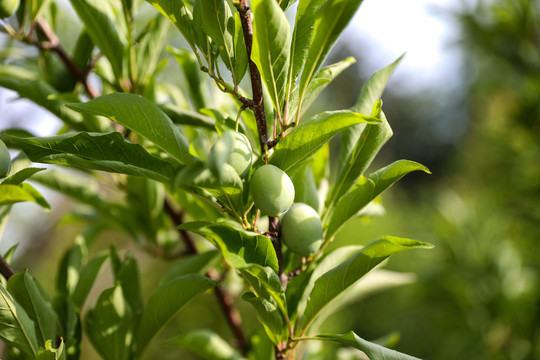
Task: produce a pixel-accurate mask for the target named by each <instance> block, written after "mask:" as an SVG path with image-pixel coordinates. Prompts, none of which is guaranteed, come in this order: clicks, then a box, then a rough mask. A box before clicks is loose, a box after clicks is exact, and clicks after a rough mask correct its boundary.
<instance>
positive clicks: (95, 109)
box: [68, 93, 194, 165]
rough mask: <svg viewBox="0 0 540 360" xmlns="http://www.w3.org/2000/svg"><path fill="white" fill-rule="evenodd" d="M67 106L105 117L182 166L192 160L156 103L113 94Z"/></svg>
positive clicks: (182, 138) (132, 96)
mask: <svg viewBox="0 0 540 360" xmlns="http://www.w3.org/2000/svg"><path fill="white" fill-rule="evenodd" d="M68 107H69V108H71V109H73V110H75V111H78V112H81V113H84V114H92V115H101V116H105V117H108V118H109V119H111V120H113V121H115V122H117V123H119V124H120V125H123V126H125V127H127V128H129V129H130V130H132V131H134V132H136V133H138V134H139V135H142V136H144V137H145V138H147V139H148V140H150V141H152V142H153V143H154V144H156V145H157V146H158V147H160V148H161V149H163V150H164V151H166V152H168V153H169V154H171V155H172V156H173V157H174V158H175V159H176V160H178V161H179V162H180V163H182V164H186V165H187V164H190V163H192V162H193V160H194V159H193V156H192V155H190V154H189V144H188V142H187V140H186V138H185V137H184V135H183V134H182V133H181V132H180V130H179V129H178V128H177V127H176V126H175V125H174V124H173V123H172V121H171V119H169V118H168V117H167V115H165V114H164V113H163V111H161V110H160V109H159V107H158V106H157V105H156V104H154V103H152V102H151V101H149V100H147V99H145V98H143V97H142V96H139V95H134V94H123V93H114V94H109V95H104V96H100V97H98V98H96V99H93V100H90V101H89V102H86V103H82V104H69V105H68Z"/></svg>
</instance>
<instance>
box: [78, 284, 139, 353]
mask: <svg viewBox="0 0 540 360" xmlns="http://www.w3.org/2000/svg"><path fill="white" fill-rule="evenodd" d="M85 329H86V333H87V334H88V337H89V338H90V341H91V342H92V345H94V348H95V349H96V350H97V352H98V353H99V354H100V355H101V356H102V357H103V359H105V360H128V359H129V358H130V357H129V356H130V350H131V349H130V347H131V343H132V339H133V335H134V334H133V314H132V312H131V308H130V306H129V303H128V302H127V300H126V299H125V298H124V295H123V292H122V287H121V285H120V284H118V285H116V286H115V287H114V288H110V289H106V290H104V291H103V292H102V293H101V295H100V296H99V298H98V301H97V303H96V305H95V306H94V307H93V308H92V309H90V310H89V311H88V313H87V315H86V318H85Z"/></svg>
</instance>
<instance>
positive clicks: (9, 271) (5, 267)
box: [0, 255, 15, 280]
mask: <svg viewBox="0 0 540 360" xmlns="http://www.w3.org/2000/svg"><path fill="white" fill-rule="evenodd" d="M0 274H2V276H3V277H4V278H5V279H6V280H9V278H10V277H11V276H12V275H15V270H13V268H12V267H11V266H10V265H9V264H8V263H7V261H6V259H4V257H3V256H1V255H0Z"/></svg>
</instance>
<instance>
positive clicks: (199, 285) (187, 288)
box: [136, 274, 217, 356]
mask: <svg viewBox="0 0 540 360" xmlns="http://www.w3.org/2000/svg"><path fill="white" fill-rule="evenodd" d="M216 285H217V283H216V282H215V281H214V280H211V279H209V278H207V277H204V276H202V275H199V274H190V275H185V276H181V277H179V278H176V279H174V280H172V281H169V282H167V283H166V284H164V285H162V286H160V287H158V288H157V289H156V291H154V293H152V295H150V298H149V299H148V305H147V307H146V310H145V312H144V313H143V317H142V320H141V323H140V326H139V330H138V333H137V336H136V352H137V354H139V355H140V356H142V353H143V352H144V349H145V348H146V346H147V345H148V343H149V342H150V340H152V338H153V337H154V336H155V335H156V334H157V333H158V331H159V330H161V329H162V328H163V327H164V326H165V324H167V323H168V322H169V321H170V320H172V318H173V317H174V316H175V315H176V314H177V313H178V312H179V311H180V310H181V309H182V308H183V307H184V306H185V305H186V304H187V303H188V302H189V301H190V300H191V299H193V298H194V297H195V296H197V295H200V294H202V293H204V292H205V291H206V290H208V289H210V288H212V287H214V286H216Z"/></svg>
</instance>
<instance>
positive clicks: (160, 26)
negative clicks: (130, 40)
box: [136, 15, 170, 85]
mask: <svg viewBox="0 0 540 360" xmlns="http://www.w3.org/2000/svg"><path fill="white" fill-rule="evenodd" d="M169 24H170V23H169V22H168V21H167V20H166V19H165V18H164V17H162V16H161V15H158V16H156V17H155V18H153V19H151V20H150V21H149V22H148V24H147V25H146V27H145V29H144V30H143V31H142V32H141V36H140V37H139V38H138V39H137V47H136V50H137V55H136V57H137V73H138V78H139V82H140V83H141V84H143V85H148V82H149V80H150V79H151V78H152V76H153V75H154V73H155V72H156V66H157V64H158V61H159V59H160V55H161V50H162V49H163V45H164V43H165V40H166V38H167V33H168V30H169Z"/></svg>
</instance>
